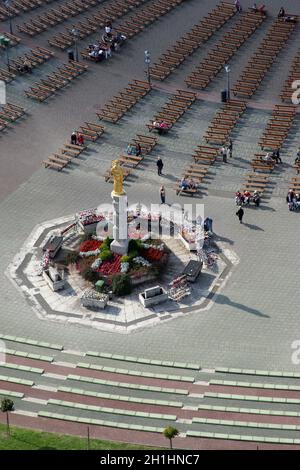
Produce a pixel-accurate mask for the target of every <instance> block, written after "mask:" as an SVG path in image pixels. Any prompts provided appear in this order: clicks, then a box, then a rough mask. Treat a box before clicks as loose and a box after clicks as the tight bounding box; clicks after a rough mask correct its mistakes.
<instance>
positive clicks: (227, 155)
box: [225, 147, 231, 163]
mask: <svg viewBox="0 0 300 470" xmlns="http://www.w3.org/2000/svg"><path fill="white" fill-rule="evenodd" d="M230 157H231V152H230V148H229V147H227V149H226V162H225V163H227V162H228V158H230Z"/></svg>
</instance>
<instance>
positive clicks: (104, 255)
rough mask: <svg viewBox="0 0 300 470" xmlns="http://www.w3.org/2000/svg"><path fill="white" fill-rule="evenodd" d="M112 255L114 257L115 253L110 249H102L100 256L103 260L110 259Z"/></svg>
mask: <svg viewBox="0 0 300 470" xmlns="http://www.w3.org/2000/svg"><path fill="white" fill-rule="evenodd" d="M112 257H113V254H112V252H111V251H109V250H108V249H106V250H103V251H101V253H100V255H99V258H100V259H101V261H108V260H110V259H112Z"/></svg>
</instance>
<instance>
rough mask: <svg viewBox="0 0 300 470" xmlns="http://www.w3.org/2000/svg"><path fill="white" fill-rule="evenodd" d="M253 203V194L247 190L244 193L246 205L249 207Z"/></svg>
mask: <svg viewBox="0 0 300 470" xmlns="http://www.w3.org/2000/svg"><path fill="white" fill-rule="evenodd" d="M250 201H251V193H250V191H248V190H246V191H244V204H247V205H249V204H250Z"/></svg>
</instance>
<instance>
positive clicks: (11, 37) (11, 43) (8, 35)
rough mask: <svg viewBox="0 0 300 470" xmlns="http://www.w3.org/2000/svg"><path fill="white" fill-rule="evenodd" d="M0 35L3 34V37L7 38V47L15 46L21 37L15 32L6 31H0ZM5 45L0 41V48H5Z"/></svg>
mask: <svg viewBox="0 0 300 470" xmlns="http://www.w3.org/2000/svg"><path fill="white" fill-rule="evenodd" d="M0 36H1V37H3V36H4V37H5V38H7V39H9V47H14V46H17V45H18V44H19V43H20V42H21V39H20V38H19V37H18V36H16V35H15V34H11V33H8V32H7V31H5V32H4V31H3V32H0ZM6 47H7V46H6V45H4V44H2V43H1V42H0V50H2V49H3V50H5V49H6Z"/></svg>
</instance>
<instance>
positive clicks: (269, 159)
mask: <svg viewBox="0 0 300 470" xmlns="http://www.w3.org/2000/svg"><path fill="white" fill-rule="evenodd" d="M260 159H261V160H262V161H263V162H272V161H273V158H272V155H271V153H270V152H268V153H267V155H265V156H264V157H260Z"/></svg>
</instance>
